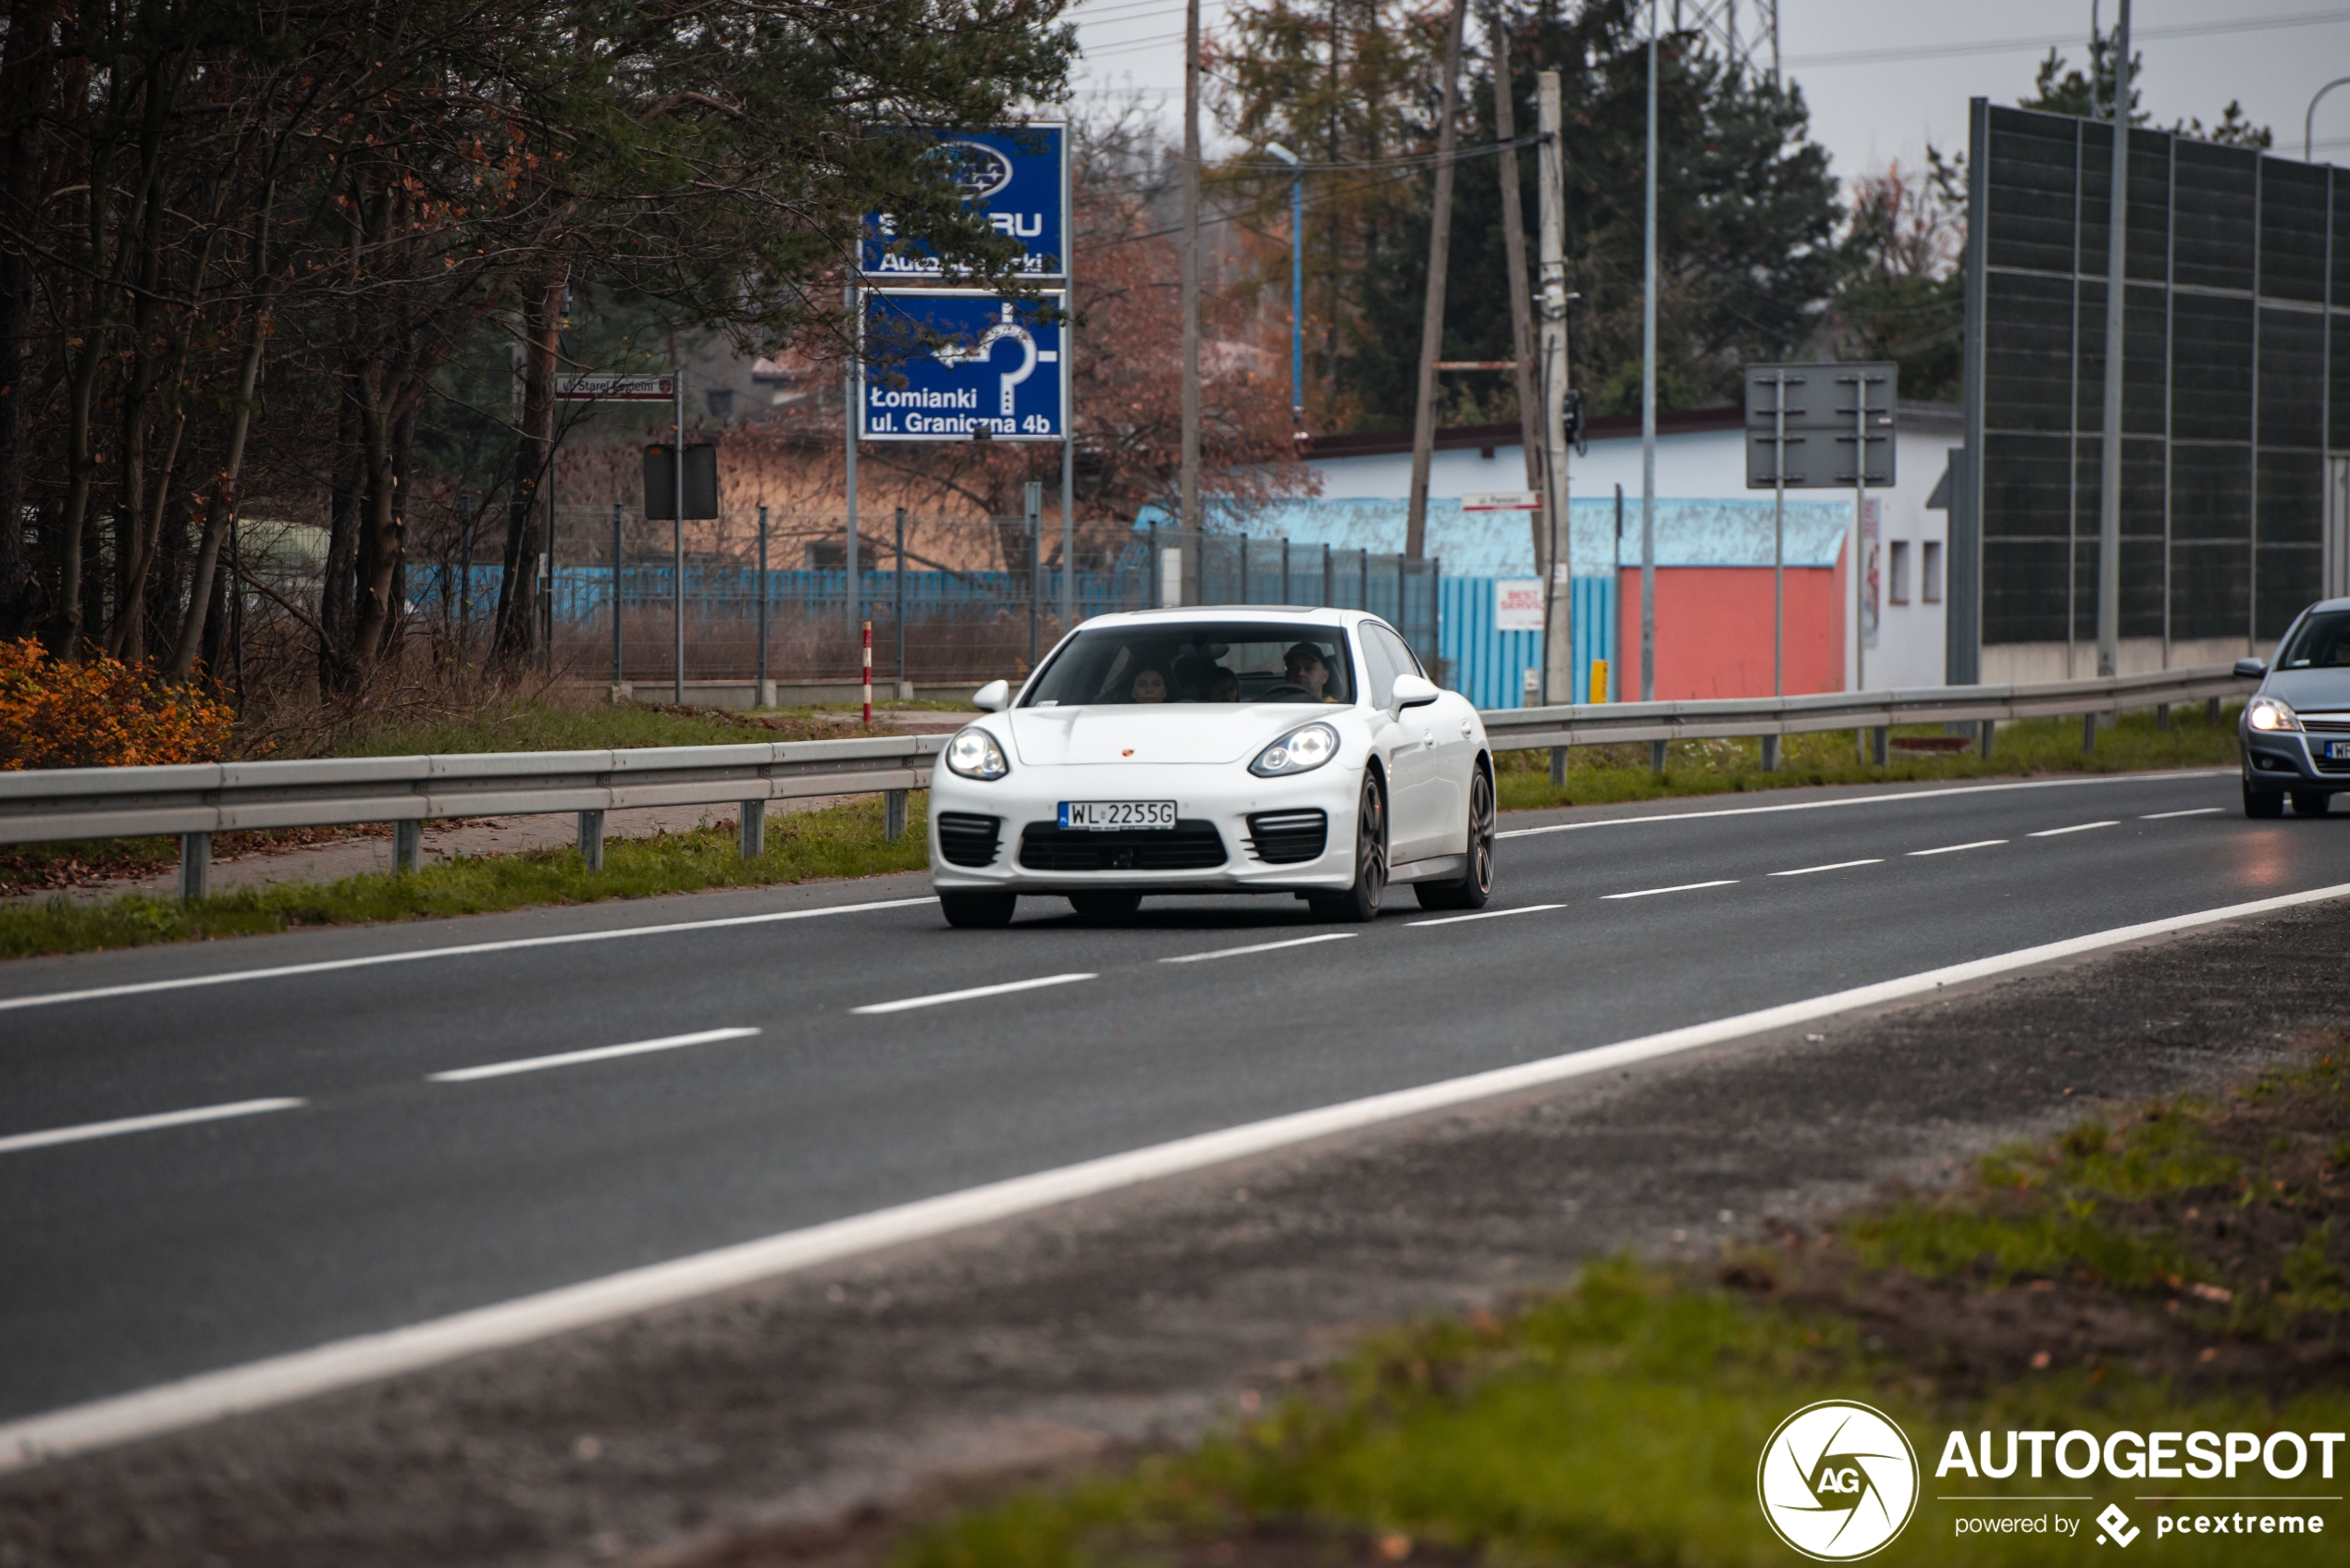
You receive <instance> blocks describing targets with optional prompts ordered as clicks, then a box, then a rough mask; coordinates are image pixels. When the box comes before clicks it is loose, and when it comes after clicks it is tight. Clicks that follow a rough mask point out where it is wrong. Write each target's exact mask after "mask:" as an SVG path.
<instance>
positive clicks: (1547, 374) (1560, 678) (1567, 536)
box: [1512, 71, 1579, 705]
mask: <svg viewBox="0 0 2350 1568" xmlns="http://www.w3.org/2000/svg"><path fill="white" fill-rule="evenodd" d="M1535 81H1536V100H1535V101H1536V105H1537V108H1536V115H1537V119H1536V125H1537V127H1538V128H1539V129H1540V131H1541V133H1542V143H1541V148H1540V152H1539V153H1538V154H1536V156H1535V160H1534V167H1535V180H1536V192H1537V195H1538V197H1539V201H1540V211H1539V216H1540V221H1541V225H1542V240H1541V245H1542V457H1543V463H1542V466H1541V468H1540V471H1539V472H1538V474H1537V475H1536V487H1535V488H1538V489H1540V491H1541V492H1542V510H1541V512H1539V513H1538V514H1537V522H1536V526H1537V527H1539V528H1540V529H1541V531H1542V535H1543V537H1542V539H1541V541H1540V543H1541V548H1540V549H1538V550H1537V551H1536V553H1537V554H1538V555H1539V556H1540V559H1541V561H1542V701H1543V702H1544V704H1546V705H1547V704H1550V703H1553V702H1560V701H1565V702H1575V701H1577V700H1579V698H1578V697H1577V693H1576V690H1575V678H1576V669H1575V576H1574V573H1575V532H1574V528H1573V525H1572V524H1571V522H1570V520H1569V517H1568V513H1567V494H1566V147H1565V143H1564V142H1562V141H1561V140H1560V139H1561V137H1562V136H1563V135H1564V132H1563V131H1562V130H1561V129H1560V126H1561V120H1562V118H1563V116H1562V114H1561V111H1560V103H1559V73H1558V72H1556V71H1544V72H1542V74H1541V75H1540V76H1539V77H1537V78H1536V79H1535ZM1512 271H1513V272H1515V266H1513V268H1512Z"/></svg>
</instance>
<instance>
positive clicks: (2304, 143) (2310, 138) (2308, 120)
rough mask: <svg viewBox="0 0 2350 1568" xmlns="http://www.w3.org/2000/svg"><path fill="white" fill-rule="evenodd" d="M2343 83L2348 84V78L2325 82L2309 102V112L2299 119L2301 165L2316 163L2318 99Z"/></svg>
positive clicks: (2340, 77)
mask: <svg viewBox="0 0 2350 1568" xmlns="http://www.w3.org/2000/svg"><path fill="white" fill-rule="evenodd" d="M2344 83H2350V76H2337V77H2335V78H2334V79H2333V80H2331V81H2329V82H2327V83H2326V84H2325V85H2324V86H2323V87H2320V88H2319V89H2318V91H2317V93H2316V95H2315V96H2314V97H2312V98H2311V99H2310V100H2309V112H2308V113H2307V114H2306V115H2303V116H2302V117H2301V161H2302V162H2303V163H2305V164H2306V163H2313V162H2315V161H2316V156H2315V154H2316V153H2317V151H2318V142H2317V136H2318V99H2319V98H2322V97H2324V96H2325V95H2326V94H2327V93H2331V92H2332V91H2333V90H2334V89H2335V88H2337V87H2340V86H2342V85H2344Z"/></svg>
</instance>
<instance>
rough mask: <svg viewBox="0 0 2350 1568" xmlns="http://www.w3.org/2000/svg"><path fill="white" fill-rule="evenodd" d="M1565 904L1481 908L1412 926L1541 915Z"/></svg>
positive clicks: (1563, 906)
mask: <svg viewBox="0 0 2350 1568" xmlns="http://www.w3.org/2000/svg"><path fill="white" fill-rule="evenodd" d="M1565 907H1566V906H1565V905H1564V904H1521V905H1519V906H1518V907H1516V908H1515V909H1481V910H1479V911H1478V913H1476V914H1474V915H1444V916H1441V917H1439V918H1438V919H1436V920H1414V921H1412V922H1411V925H1412V928H1413V929H1414V930H1417V929H1418V928H1419V927H1421V926H1456V925H1459V924H1460V923H1461V922H1462V921H1463V920H1500V919H1501V918H1502V917H1503V916H1504V915H1539V914H1540V913H1541V912H1542V911H1543V910H1545V909H1564V908H1565Z"/></svg>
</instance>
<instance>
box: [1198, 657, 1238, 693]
mask: <svg viewBox="0 0 2350 1568" xmlns="http://www.w3.org/2000/svg"><path fill="white" fill-rule="evenodd" d="M1240 699H1241V678H1240V676H1239V675H1237V674H1235V673H1232V672H1231V671H1230V670H1227V669H1225V668H1224V666H1222V665H1221V664H1218V665H1216V666H1215V667H1213V668H1212V669H1210V670H1209V671H1208V673H1207V694H1206V697H1205V698H1202V700H1203V701H1206V702H1238V701H1239V700H1240Z"/></svg>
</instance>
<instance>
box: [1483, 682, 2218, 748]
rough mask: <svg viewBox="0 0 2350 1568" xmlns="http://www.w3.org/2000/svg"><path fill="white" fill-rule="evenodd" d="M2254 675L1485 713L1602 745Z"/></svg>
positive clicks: (1966, 715) (2198, 692)
mask: <svg viewBox="0 0 2350 1568" xmlns="http://www.w3.org/2000/svg"><path fill="white" fill-rule="evenodd" d="M2258 684H2259V683H2258V682H2257V681H2254V680H2251V679H2248V678H2246V677H2245V676H2242V675H2238V674H2237V673H2235V672H2234V671H2233V670H2232V668H2230V667H2228V666H2225V665H2213V666H2210V667H2208V668H2203V669H2195V670H2158V671H2154V672H2151V673H2146V674H2143V675H2116V676H2109V677H2104V678H2098V679H2091V680H2085V681H2047V682H2042V683H2038V684H2035V685H2006V686H1921V687H1917V688H1915V689H1912V690H1909V691H1837V692H1823V693H1820V694H1818V695H1816V696H1811V697H1742V698H1719V699H1707V700H1703V701H1691V702H1606V703H1583V704H1578V705H1572V706H1565V707H1552V708H1517V709H1502V710H1494V711H1491V712H1489V713H1487V714H1486V715H1485V733H1486V735H1488V736H1489V737H1490V738H1491V740H1492V742H1493V747H1494V749H1495V750H1497V751H1525V750H1531V749H1534V748H1536V747H1546V746H1549V747H1557V746H1607V745H1614V744H1621V743H1623V742H1626V741H1642V740H1645V741H1661V740H1713V739H1719V738H1722V737H1725V736H1743V735H1816V734H1819V733H1821V732H1823V731H1827V730H1882V729H1887V728H1890V727H1891V726H1893V725H1895V724H1958V723H1971V722H1972V723H1999V722H2008V721H2010V720H2015V719H2049V718H2066V717H2070V716H2072V715H2073V714H2076V713H2077V714H2082V715H2084V716H2095V715H2098V714H2105V713H2119V712H2121V711H2122V710H2125V709H2137V708H2166V707H2176V706H2178V705H2180V704H2182V703H2187V702H2208V701H2209V700H2211V699H2212V698H2229V697H2237V696H2241V695H2243V694H2245V693H2246V692H2248V691H2250V690H2251V689H2252V687H2254V686H2255V685H2258Z"/></svg>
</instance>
